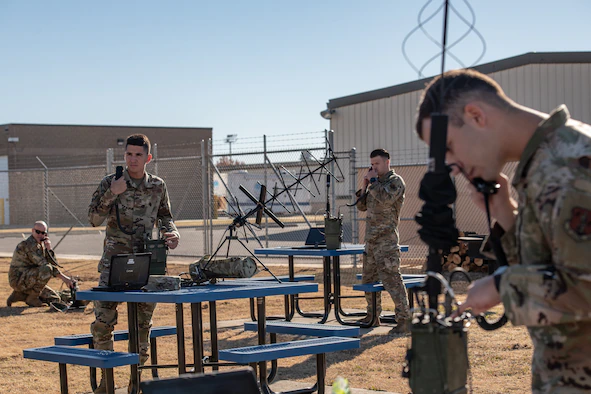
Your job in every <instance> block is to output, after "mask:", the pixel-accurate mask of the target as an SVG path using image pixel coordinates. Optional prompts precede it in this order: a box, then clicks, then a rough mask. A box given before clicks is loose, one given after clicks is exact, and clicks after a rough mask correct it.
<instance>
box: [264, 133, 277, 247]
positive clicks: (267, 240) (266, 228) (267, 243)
mask: <svg viewBox="0 0 591 394" xmlns="http://www.w3.org/2000/svg"><path fill="white" fill-rule="evenodd" d="M263 152H264V156H263V163H264V167H263V168H264V169H265V186H267V135H266V134H265V135H263ZM273 195H275V190H273ZM266 198H267V196H265V199H266ZM268 247H269V217H268V216H267V215H265V248H268Z"/></svg>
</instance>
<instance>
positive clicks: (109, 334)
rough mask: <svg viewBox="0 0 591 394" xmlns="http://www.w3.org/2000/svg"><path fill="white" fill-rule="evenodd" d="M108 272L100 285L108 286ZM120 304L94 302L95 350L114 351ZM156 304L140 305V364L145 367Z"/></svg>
mask: <svg viewBox="0 0 591 394" xmlns="http://www.w3.org/2000/svg"><path fill="white" fill-rule="evenodd" d="M107 281H108V272H103V273H102V274H101V276H100V280H99V284H100V285H106V284H107ZM119 304H120V303H119V302H105V301H94V316H95V318H96V320H95V321H94V322H93V323H92V324H91V325H90V332H91V333H92V337H93V342H94V348H95V349H101V350H113V330H114V329H115V325H116V324H117V317H118V313H117V306H118V305H119ZM155 308H156V304H154V303H145V302H142V303H138V326H139V327H138V328H139V330H138V336H139V346H140V349H139V350H140V364H141V365H144V364H145V362H146V361H147V360H148V357H149V353H148V350H149V349H150V329H151V328H152V315H153V314H154V309H155Z"/></svg>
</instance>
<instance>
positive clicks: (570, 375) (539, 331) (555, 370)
mask: <svg viewBox="0 0 591 394" xmlns="http://www.w3.org/2000/svg"><path fill="white" fill-rule="evenodd" d="M528 330H529V334H530V337H531V339H532V342H533V345H534V353H533V357H532V393H533V394H550V393H551V394H567V393H568V394H579V393H589V392H591V360H590V358H589V354H591V322H588V321H581V322H576V323H565V324H557V325H554V326H552V327H548V326H543V327H529V328H528Z"/></svg>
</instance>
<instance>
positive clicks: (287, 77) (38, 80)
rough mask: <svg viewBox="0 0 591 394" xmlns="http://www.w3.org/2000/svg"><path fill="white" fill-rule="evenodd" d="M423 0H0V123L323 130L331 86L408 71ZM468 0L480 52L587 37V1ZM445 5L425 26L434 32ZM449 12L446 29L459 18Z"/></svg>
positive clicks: (460, 51)
mask: <svg viewBox="0 0 591 394" xmlns="http://www.w3.org/2000/svg"><path fill="white" fill-rule="evenodd" d="M425 3H427V0H404V1H403V0H372V1H358V0H324V1H318V0H301V1H282V0H264V1H256V0H253V1H237V0H236V1H224V0H219V1H217V0H215V1H212V0H207V1H205V0H203V1H202V0H186V1H177V0H169V1H152V0H136V1H121V0H117V1H115V0H101V1H92V2H91V1H73V0H63V1H46V0H27V1H22V0H1V1H0V14H1V15H2V22H1V23H0V37H2V39H0V48H1V50H2V58H3V59H2V67H1V70H2V72H1V73H0V84H1V86H2V93H3V94H2V95H1V96H0V108H1V109H2V110H1V112H0V114H1V115H0V123H59V124H99V125H103V124H104V125H147V126H189V127H213V130H214V134H213V139H214V141H217V142H220V141H221V140H223V138H224V137H225V136H226V135H227V134H237V135H238V138H239V141H238V142H240V139H248V138H253V137H258V136H261V135H263V134H266V135H269V136H276V135H285V134H300V133H310V132H315V131H320V130H323V129H325V128H328V127H329V122H328V121H327V120H324V119H322V118H321V117H320V115H319V112H320V111H321V110H323V109H325V108H326V102H327V101H328V100H329V99H332V98H337V97H342V96H347V95H351V94H356V93H360V92H364V91H368V90H373V89H379V88H384V87H387V86H392V85H397V84H400V83H404V82H409V81H412V80H415V79H417V73H416V72H415V71H413V69H412V68H411V67H410V66H409V65H408V64H407V62H406V61H405V60H404V57H403V55H402V50H401V45H402V42H403V40H404V37H405V36H406V35H407V34H408V33H409V32H410V31H411V30H412V29H413V28H414V27H415V26H416V25H417V16H418V13H419V10H420V9H421V7H422V6H423V5H424V4H425ZM433 3H434V4H432V5H431V6H430V7H429V8H428V10H430V11H433V10H434V9H435V8H436V6H437V4H439V3H440V1H439V0H436V1H434V2H433ZM435 3H437V4H435ZM470 4H471V5H472V7H473V8H474V11H475V14H476V28H477V29H478V30H479V31H480V33H481V34H482V35H483V36H484V38H485V40H486V45H487V50H486V54H485V56H484V58H483V59H482V60H481V61H480V62H479V64H480V63H486V62H490V61H495V60H499V59H503V58H506V57H510V56H515V55H519V54H522V53H526V52H531V51H539V52H545V51H587V50H590V47H589V37H591V31H590V30H591V29H590V27H589V20H588V18H589V16H590V15H591V1H587V0H562V1H560V2H557V1H548V0H494V1H491V0H488V1H485V0H471V1H470ZM452 5H455V6H456V8H457V9H458V11H460V12H461V14H462V15H463V16H464V17H465V18H467V19H470V14H469V12H468V11H467V8H466V6H465V5H464V3H463V1H459V0H456V1H452ZM428 14H429V12H427V14H426V15H428ZM441 19H442V16H441V14H440V15H438V16H437V17H436V18H435V19H434V20H433V21H432V23H430V24H429V25H428V26H427V27H426V28H427V30H428V31H429V32H430V33H431V34H432V35H433V36H434V37H436V38H438V39H439V38H440V36H441V27H440V26H441ZM450 24H451V27H452V29H451V33H450V34H451V36H450V41H453V40H454V39H455V38H457V37H458V36H459V35H461V34H462V33H463V31H464V25H463V24H462V22H461V21H460V20H459V19H458V18H457V17H455V16H454V15H453V14H452V16H451V19H450ZM408 51H409V56H410V57H411V59H412V60H413V61H414V62H416V63H417V64H419V65H421V64H422V63H423V62H424V61H425V60H426V59H428V58H430V57H431V56H432V55H434V54H435V53H436V52H437V49H436V47H435V46H434V45H433V44H432V43H431V42H430V41H429V40H428V39H427V38H425V37H424V36H422V34H420V33H419V34H415V35H414V36H413V37H411V39H409V47H408ZM480 51H481V44H480V43H479V41H478V40H477V39H476V36H475V35H474V34H471V35H470V36H469V37H468V39H467V40H466V41H464V42H463V43H460V44H458V45H457V46H456V47H455V48H454V50H453V52H454V54H455V55H456V56H458V57H459V58H460V59H461V60H462V61H464V62H465V63H466V64H467V65H471V64H472V63H473V62H474V61H475V60H476V58H477V57H478V54H479V53H480ZM448 65H449V67H448V68H457V67H458V64H457V63H455V62H454V61H453V60H452V59H449V60H448ZM439 67H440V66H439V61H437V62H435V63H432V65H431V66H430V67H428V68H427V69H426V70H425V75H426V76H431V75H434V74H436V73H437V72H439Z"/></svg>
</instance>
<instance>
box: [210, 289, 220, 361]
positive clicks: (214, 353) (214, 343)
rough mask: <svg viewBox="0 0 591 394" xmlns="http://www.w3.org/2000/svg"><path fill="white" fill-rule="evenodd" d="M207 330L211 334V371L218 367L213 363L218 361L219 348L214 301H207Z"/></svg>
mask: <svg viewBox="0 0 591 394" xmlns="http://www.w3.org/2000/svg"><path fill="white" fill-rule="evenodd" d="M209 331H210V336H211V357H210V358H209V361H210V362H212V363H214V365H213V366H212V370H213V371H217V370H218V369H219V368H218V366H217V365H215V363H217V362H218V361H219V359H218V356H219V349H218V325H217V309H216V306H215V301H209Z"/></svg>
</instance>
